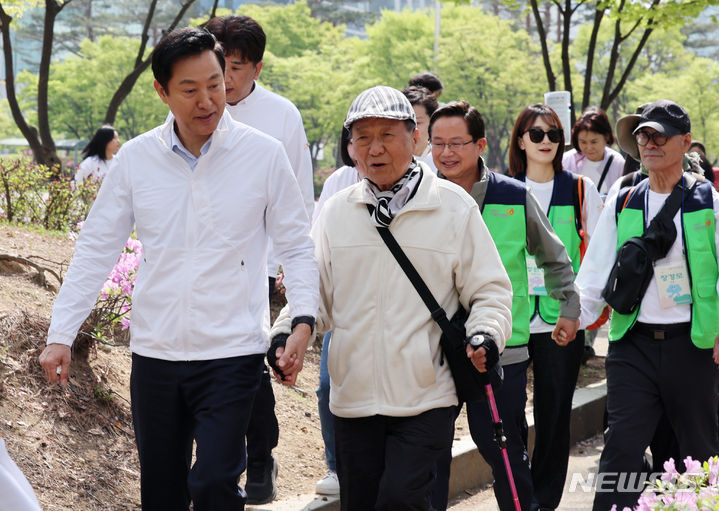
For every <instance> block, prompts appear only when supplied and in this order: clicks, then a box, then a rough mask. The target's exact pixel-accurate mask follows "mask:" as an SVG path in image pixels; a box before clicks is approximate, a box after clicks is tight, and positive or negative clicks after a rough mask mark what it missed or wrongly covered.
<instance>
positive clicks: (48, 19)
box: [37, 0, 72, 174]
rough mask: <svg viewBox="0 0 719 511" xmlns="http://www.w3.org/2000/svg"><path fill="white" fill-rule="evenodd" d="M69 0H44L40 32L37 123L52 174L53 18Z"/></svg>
mask: <svg viewBox="0 0 719 511" xmlns="http://www.w3.org/2000/svg"><path fill="white" fill-rule="evenodd" d="M70 1H72V0H67V1H66V2H64V3H62V4H59V3H58V2H56V0H46V1H45V22H44V24H43V34H42V52H41V56H40V69H39V70H38V78H37V124H38V130H39V132H40V140H41V141H42V145H43V147H44V148H45V151H46V155H47V160H46V161H45V162H43V163H45V164H46V165H47V166H48V167H51V168H55V169H56V170H53V174H55V173H56V172H57V173H59V172H60V168H59V167H60V165H61V163H60V158H59V157H58V156H57V150H56V148H55V141H54V140H53V139H52V134H51V133H50V118H49V115H48V110H49V108H48V82H49V81H50V60H51V58H52V41H53V38H54V35H55V19H56V18H57V15H58V14H59V13H60V11H61V10H62V8H63V7H65V6H66V5H67V4H68V3H69V2H70Z"/></svg>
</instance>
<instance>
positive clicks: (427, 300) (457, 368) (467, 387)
mask: <svg viewBox="0 0 719 511" xmlns="http://www.w3.org/2000/svg"><path fill="white" fill-rule="evenodd" d="M377 231H378V232H379V234H380V236H381V237H382V239H383V240H384V242H385V244H386V245H387V248H389V250H390V252H392V255H393V256H394V258H395V259H396V260H397V262H398V263H399V265H400V267H401V268H402V270H403V271H404V272H405V274H406V275H407V278H409V280H410V282H412V285H413V286H414V288H415V289H416V290H417V293H419V296H420V298H422V301H423V302H424V304H425V305H426V306H427V308H428V309H429V311H430V314H431V315H432V319H433V320H435V321H436V322H437V324H438V325H439V327H440V328H441V329H442V337H440V340H439V342H440V344H441V346H442V352H443V353H444V357H445V358H446V359H447V363H448V364H449V369H450V371H451V372H452V378H453V379H454V386H455V387H456V388H457V398H458V399H459V401H460V403H461V402H468V403H469V402H472V401H482V400H484V399H486V392H485V385H486V384H487V383H491V384H492V388H493V389H494V391H495V392H496V391H497V390H498V389H499V388H500V387H501V385H502V379H503V377H504V372H503V371H502V364H501V363H500V362H497V363H496V364H495V365H494V366H493V367H491V368H488V371H487V372H486V373H480V372H479V371H478V370H477V368H476V367H474V364H472V361H471V360H470V359H469V358H468V357H467V352H466V336H467V334H466V331H465V329H464V322H465V321H466V320H467V312H466V311H465V310H464V308H463V307H462V306H461V305H460V306H459V309H458V310H457V312H456V313H455V314H454V316H452V319H451V320H449V319H447V313H446V312H445V311H444V309H443V308H442V307H440V305H439V304H438V303H437V300H435V299H434V296H433V295H432V292H431V291H430V290H429V288H428V287H427V284H425V283H424V280H422V277H421V276H420V275H419V273H417V270H416V269H415V267H414V265H412V262H411V261H410V260H409V258H407V255H406V254H405V253H404V250H402V247H400V246H399V243H397V240H396V239H395V237H394V236H393V235H392V233H391V232H390V230H389V229H387V228H385V227H377Z"/></svg>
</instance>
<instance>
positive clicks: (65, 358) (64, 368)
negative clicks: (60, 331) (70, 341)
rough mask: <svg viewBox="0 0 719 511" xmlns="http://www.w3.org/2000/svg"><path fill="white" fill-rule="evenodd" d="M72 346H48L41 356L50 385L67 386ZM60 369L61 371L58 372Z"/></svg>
mask: <svg viewBox="0 0 719 511" xmlns="http://www.w3.org/2000/svg"><path fill="white" fill-rule="evenodd" d="M70 359H71V356H70V346H67V345H66V344H48V345H47V346H46V347H45V349H44V350H42V353H41V354H40V365H41V366H42V368H43V369H44V370H45V376H47V381H49V382H50V383H56V382H58V381H59V382H60V385H62V386H63V387H64V386H65V385H67V379H68V378H69V377H70ZM58 368H59V369H60V371H59V372H58Z"/></svg>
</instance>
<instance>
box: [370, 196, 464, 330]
mask: <svg viewBox="0 0 719 511" xmlns="http://www.w3.org/2000/svg"><path fill="white" fill-rule="evenodd" d="M367 208H368V209H369V208H371V206H369V205H368V206H367ZM375 227H377V232H379V235H380V236H381V237H382V240H383V241H384V243H385V245H387V248H389V251H390V252H392V255H393V256H394V258H395V259H396V260H397V262H398V263H399V266H400V268H402V270H403V271H404V273H405V275H407V278H408V279H409V281H410V282H411V283H412V285H413V286H414V288H415V289H416V290H417V293H418V294H419V297H420V298H421V299H422V301H423V302H424V304H425V305H426V306H427V308H428V309H429V312H430V314H431V316H432V319H433V320H435V321H436V322H437V324H438V325H439V327H440V328H441V329H442V332H443V333H444V334H445V335H447V336H449V335H451V326H450V323H449V320H448V319H447V313H446V312H445V311H444V309H443V308H442V307H440V305H439V304H438V303H437V300H435V299H434V295H432V292H431V291H430V290H429V288H428V287H427V284H425V283H424V280H422V277H420V275H419V273H417V270H416V269H415V267H414V265H413V264H412V261H410V260H409V258H408V257H407V254H405V253H404V250H402V247H400V246H399V243H397V240H396V239H395V237H394V236H393V235H392V233H391V232H390V230H389V229H388V228H386V227H379V226H375Z"/></svg>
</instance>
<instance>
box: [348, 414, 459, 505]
mask: <svg viewBox="0 0 719 511" xmlns="http://www.w3.org/2000/svg"><path fill="white" fill-rule="evenodd" d="M454 418H455V407H448V408H435V409H433V410H428V411H426V412H424V413H422V414H419V415H416V416H412V417H387V416H384V415H374V416H371V417H360V418H352V419H348V418H342V417H335V445H336V450H337V475H338V477H339V481H340V505H341V509H342V511H371V510H379V511H410V510H411V511H431V510H433V509H434V508H433V507H432V505H431V504H430V500H429V494H430V490H431V487H432V484H433V482H434V477H435V474H434V473H435V466H436V463H437V460H438V459H439V456H440V455H441V454H442V453H443V452H445V451H446V450H447V449H448V448H450V447H451V445H452V430H453V426H454Z"/></svg>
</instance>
